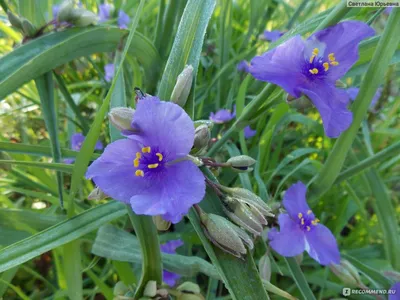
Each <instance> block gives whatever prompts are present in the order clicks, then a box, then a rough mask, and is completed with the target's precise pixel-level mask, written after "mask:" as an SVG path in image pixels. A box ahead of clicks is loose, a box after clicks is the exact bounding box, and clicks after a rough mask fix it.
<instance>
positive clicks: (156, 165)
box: [147, 164, 158, 169]
mask: <svg viewBox="0 0 400 300" xmlns="http://www.w3.org/2000/svg"><path fill="white" fill-rule="evenodd" d="M147 167H148V168H149V169H155V168H157V167H158V164H150V165H147Z"/></svg>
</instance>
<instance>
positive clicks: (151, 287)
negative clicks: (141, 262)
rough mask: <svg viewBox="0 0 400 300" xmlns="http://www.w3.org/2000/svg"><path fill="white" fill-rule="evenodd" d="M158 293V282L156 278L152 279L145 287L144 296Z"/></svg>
mask: <svg viewBox="0 0 400 300" xmlns="http://www.w3.org/2000/svg"><path fill="white" fill-rule="evenodd" d="M156 295H157V282H156V281H154V280H150V281H148V282H147V284H146V287H145V288H144V292H143V296H145V297H150V298H152V297H155V296H156Z"/></svg>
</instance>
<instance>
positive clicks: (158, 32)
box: [154, 0, 165, 53]
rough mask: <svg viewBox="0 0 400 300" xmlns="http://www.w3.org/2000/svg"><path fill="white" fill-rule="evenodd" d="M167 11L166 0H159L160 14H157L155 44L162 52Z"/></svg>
mask: <svg viewBox="0 0 400 300" xmlns="http://www.w3.org/2000/svg"><path fill="white" fill-rule="evenodd" d="M164 12H165V0H159V4H158V15H157V25H156V35H155V38H154V46H155V47H156V48H157V50H158V52H159V53H160V50H161V49H160V47H161V38H162V34H163V19H164Z"/></svg>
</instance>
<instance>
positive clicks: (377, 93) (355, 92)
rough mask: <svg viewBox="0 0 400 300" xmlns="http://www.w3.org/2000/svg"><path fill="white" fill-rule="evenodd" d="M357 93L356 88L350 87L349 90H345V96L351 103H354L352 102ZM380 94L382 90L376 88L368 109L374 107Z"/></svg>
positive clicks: (357, 89)
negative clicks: (347, 95)
mask: <svg viewBox="0 0 400 300" xmlns="http://www.w3.org/2000/svg"><path fill="white" fill-rule="evenodd" d="M359 91H360V89H359V88H357V87H351V88H348V89H347V94H349V96H350V99H351V100H352V101H354V100H356V98H357V95H358V92H359ZM381 94H382V88H378V89H377V90H376V93H375V95H374V97H373V98H372V101H371V104H370V105H369V108H370V109H373V108H374V107H375V105H376V102H377V101H378V100H379V98H380V97H381Z"/></svg>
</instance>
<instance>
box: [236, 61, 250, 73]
mask: <svg viewBox="0 0 400 300" xmlns="http://www.w3.org/2000/svg"><path fill="white" fill-rule="evenodd" d="M236 69H237V70H238V71H239V72H246V73H248V72H249V63H248V62H247V61H246V60H242V61H241V62H240V63H238V65H237V66H236Z"/></svg>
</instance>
